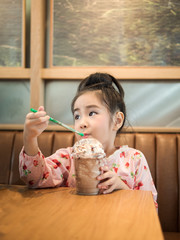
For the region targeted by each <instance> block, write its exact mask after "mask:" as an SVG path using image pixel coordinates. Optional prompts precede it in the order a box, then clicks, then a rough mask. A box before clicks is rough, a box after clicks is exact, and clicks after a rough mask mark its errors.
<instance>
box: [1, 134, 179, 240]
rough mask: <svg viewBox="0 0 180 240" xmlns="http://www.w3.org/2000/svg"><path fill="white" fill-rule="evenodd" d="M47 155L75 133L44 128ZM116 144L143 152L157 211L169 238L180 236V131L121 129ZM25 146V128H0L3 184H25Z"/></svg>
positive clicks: (42, 143) (41, 139)
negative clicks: (22, 159)
mask: <svg viewBox="0 0 180 240" xmlns="http://www.w3.org/2000/svg"><path fill="white" fill-rule="evenodd" d="M38 142H39V147H40V149H41V151H42V152H43V154H44V155H45V156H49V155H50V154H52V153H53V152H55V151H56V150H57V149H59V148H66V147H68V146H72V145H73V144H74V142H75V137H74V134H73V133H71V132H68V131H45V132H43V133H42V134H41V135H40V137H39V139H38ZM116 145H117V146H119V145H129V146H130V147H133V148H136V149H138V150H140V151H142V152H143V153H144V155H145V156H146V159H147V161H148V164H149V167H150V170H151V174H152V177H153V180H154V182H155V185H156V188H157V191H158V205H159V208H158V214H159V218H160V223H161V226H162V229H163V232H164V237H165V239H167V240H179V239H180V133H170V132H168V133H155V132H151V133H149V132H143V133H137V132H134V133H133V132H132V133H121V134H119V135H118V136H117V138H116ZM22 146H23V132H22V130H1V131H0V184H7V185H12V184H13V185H22V184H24V183H23V182H22V180H21V179H20V177H19V170H18V160H19V153H20V151H21V148H22Z"/></svg>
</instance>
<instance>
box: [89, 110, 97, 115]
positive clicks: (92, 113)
mask: <svg viewBox="0 0 180 240" xmlns="http://www.w3.org/2000/svg"><path fill="white" fill-rule="evenodd" d="M95 114H97V113H96V112H93V111H92V112H90V113H89V116H93V115H95Z"/></svg>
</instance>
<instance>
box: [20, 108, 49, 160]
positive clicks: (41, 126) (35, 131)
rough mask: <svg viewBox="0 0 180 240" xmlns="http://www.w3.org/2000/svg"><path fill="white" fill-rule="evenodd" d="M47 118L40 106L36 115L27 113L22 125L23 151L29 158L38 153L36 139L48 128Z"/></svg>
mask: <svg viewBox="0 0 180 240" xmlns="http://www.w3.org/2000/svg"><path fill="white" fill-rule="evenodd" d="M48 120H49V116H47V115H46V112H45V111H44V107H43V106H41V107H39V109H38V112H37V113H28V114H27V115H26V120H25V124H24V132H23V140H24V151H25V153H26V154H27V155H29V156H35V155H36V154H37V153H38V142H37V137H38V136H39V135H40V134H41V133H42V132H43V131H44V130H45V129H46V127H47V126H48V122H49V121H48Z"/></svg>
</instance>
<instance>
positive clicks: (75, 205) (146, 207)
mask: <svg viewBox="0 0 180 240" xmlns="http://www.w3.org/2000/svg"><path fill="white" fill-rule="evenodd" d="M0 239H1V240H6V239H8V240H12V239H15V240H21V239H22V240H28V239H31V240H46V239H51V240H56V239H62V240H66V239H68V240H81V239H82V240H88V239H89V240H101V239H102V240H115V239H118V240H120V239H122V240H126V239H127V240H128V239H130V240H132V239H133V240H136V239H137V240H141V239H143V240H146V239H150V240H153V239H156V240H158V239H163V234H162V230H161V226H160V223H159V218H158V215H157V212H156V209H155V206H154V203H153V199H152V195H151V192H146V191H132V190H121V191H115V192H113V193H111V194H107V195H98V196H80V195H76V191H75V189H72V188H53V189H50V188H48V189H38V190H30V189H28V188H27V187H25V186H3V185H0Z"/></svg>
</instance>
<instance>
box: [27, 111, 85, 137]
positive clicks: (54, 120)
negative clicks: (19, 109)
mask: <svg viewBox="0 0 180 240" xmlns="http://www.w3.org/2000/svg"><path fill="white" fill-rule="evenodd" d="M30 110H31V112H34V113H36V112H37V110H35V109H33V108H31V109H30ZM49 120H50V121H51V122H54V123H56V124H58V125H61V126H62V127H64V128H66V129H68V130H70V131H72V132H75V133H77V134H79V135H80V136H84V133H80V132H78V131H76V130H75V129H73V128H71V127H69V126H67V125H66V124H64V123H62V122H60V121H58V120H56V119H54V118H52V117H50V118H49Z"/></svg>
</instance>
